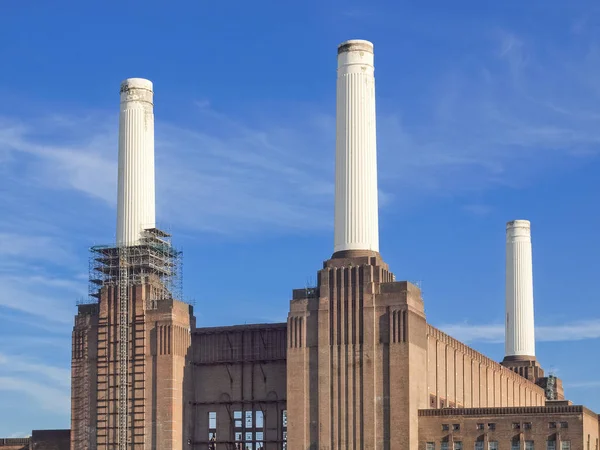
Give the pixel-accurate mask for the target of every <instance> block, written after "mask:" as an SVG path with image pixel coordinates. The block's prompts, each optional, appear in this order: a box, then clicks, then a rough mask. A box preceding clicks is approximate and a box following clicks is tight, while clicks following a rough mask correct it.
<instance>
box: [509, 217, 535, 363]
mask: <svg viewBox="0 0 600 450" xmlns="http://www.w3.org/2000/svg"><path fill="white" fill-rule="evenodd" d="M505 345H506V347H505V356H507V357H519V358H525V357H527V358H529V359H532V360H534V359H535V330H534V320H533V270H532V259H531V226H530V223H529V221H528V220H514V221H512V222H508V223H507V224H506V343H505Z"/></svg>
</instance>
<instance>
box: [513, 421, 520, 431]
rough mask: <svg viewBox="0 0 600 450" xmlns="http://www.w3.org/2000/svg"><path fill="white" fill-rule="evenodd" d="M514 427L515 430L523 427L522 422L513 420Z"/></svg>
mask: <svg viewBox="0 0 600 450" xmlns="http://www.w3.org/2000/svg"><path fill="white" fill-rule="evenodd" d="M512 428H513V430H519V429H521V424H520V423H519V422H513V424H512Z"/></svg>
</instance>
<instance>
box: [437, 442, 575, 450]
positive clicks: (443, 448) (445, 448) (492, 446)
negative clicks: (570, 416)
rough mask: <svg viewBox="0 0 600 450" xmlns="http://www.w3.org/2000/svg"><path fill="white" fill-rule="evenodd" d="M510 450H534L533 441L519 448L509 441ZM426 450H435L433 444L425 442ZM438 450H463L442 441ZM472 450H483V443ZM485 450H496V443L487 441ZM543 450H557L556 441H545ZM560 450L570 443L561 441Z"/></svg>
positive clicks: (516, 443) (518, 443)
mask: <svg viewBox="0 0 600 450" xmlns="http://www.w3.org/2000/svg"><path fill="white" fill-rule="evenodd" d="M510 448H511V450H523V449H524V450H535V445H534V441H525V445H524V446H523V447H521V441H517V440H513V441H511V446H510ZM425 449H426V450H435V442H427V444H426V446H425ZM440 450H463V443H462V442H461V441H454V442H449V441H442V442H440ZM474 450H485V448H484V442H483V441H476V442H475V449H474ZM487 450H498V441H489V442H488V448H487ZM545 450H557V448H556V441H546V448H545ZM560 450H571V441H561V442H560Z"/></svg>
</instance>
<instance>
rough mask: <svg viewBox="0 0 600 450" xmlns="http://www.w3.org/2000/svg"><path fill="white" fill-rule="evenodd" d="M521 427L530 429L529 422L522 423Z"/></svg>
mask: <svg viewBox="0 0 600 450" xmlns="http://www.w3.org/2000/svg"><path fill="white" fill-rule="evenodd" d="M523 428H524V429H526V430H531V422H525V423H523Z"/></svg>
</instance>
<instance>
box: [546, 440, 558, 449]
mask: <svg viewBox="0 0 600 450" xmlns="http://www.w3.org/2000/svg"><path fill="white" fill-rule="evenodd" d="M546 450H556V441H546Z"/></svg>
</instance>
